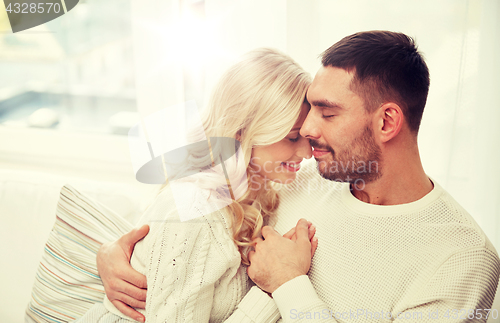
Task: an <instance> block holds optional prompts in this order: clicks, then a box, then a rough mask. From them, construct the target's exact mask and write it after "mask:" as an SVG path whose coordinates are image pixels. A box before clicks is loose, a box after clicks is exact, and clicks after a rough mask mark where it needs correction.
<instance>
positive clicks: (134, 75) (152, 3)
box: [0, 0, 500, 250]
mask: <svg viewBox="0 0 500 323" xmlns="http://www.w3.org/2000/svg"><path fill="white" fill-rule="evenodd" d="M0 6H3V3H2V4H0ZM4 11H5V10H4V8H3V7H2V8H0V30H1V32H0V169H3V170H16V171H19V170H26V171H39V172H45V173H50V174H58V175H64V176H80V177H84V178H89V179H97V180H106V181H114V182H126V183H135V174H134V172H133V170H132V166H131V164H130V155H129V151H128V144H127V136H126V134H127V131H128V129H129V128H130V127H131V126H132V125H133V124H134V123H136V122H138V121H139V120H140V117H143V118H144V117H146V116H148V115H150V114H152V113H153V112H156V111H159V110H161V109H164V108H167V107H169V106H173V105H175V104H178V103H182V102H186V101H189V100H194V101H195V102H196V104H197V106H198V107H199V108H201V107H202V106H203V104H204V103H205V102H206V99H207V97H208V95H209V93H210V90H211V88H212V86H213V84H214V83H215V82H216V81H217V79H218V77H219V75H220V74H221V72H222V71H224V69H225V68H227V67H228V66H229V65H231V63H232V62H233V61H234V60H235V59H236V58H237V57H238V56H239V55H241V54H243V53H245V52H247V51H249V50H251V49H253V48H256V47H262V46H268V47H274V48H278V49H280V50H282V51H284V52H286V53H288V54H290V55H291V56H292V57H293V58H295V59H296V60H297V61H298V62H299V63H300V64H301V65H302V66H303V67H304V68H305V69H306V70H308V71H309V72H310V73H311V74H313V75H314V73H315V72H316V70H317V69H318V67H319V66H320V63H319V60H318V55H319V54H320V53H321V52H322V51H323V50H325V49H326V48H328V47H329V46H330V45H332V44H333V43H335V42H336V41H338V40H340V39H341V38H342V37H344V36H346V35H349V34H352V33H354V32H357V31H363V30H372V29H387V30H392V31H400V32H404V33H406V34H408V35H410V36H412V37H414V38H415V39H416V41H417V44H418V45H419V48H420V50H421V52H423V54H424V56H425V58H426V60H427V63H428V66H429V68H430V73H431V89H430V93H429V99H428V103H427V107H426V110H425V112H424V117H423V121H422V126H421V130H420V135H419V144H420V149H421V155H422V159H423V164H424V168H425V170H426V172H427V173H428V175H429V176H431V177H432V178H434V179H435V180H436V181H438V182H439V183H440V184H441V185H442V186H444V187H445V188H446V189H447V190H448V191H449V192H450V193H451V194H452V195H453V196H454V197H455V199H456V200H458V201H459V202H460V204H461V205H462V206H464V207H465V209H467V210H468V211H469V212H470V213H471V214H472V215H473V216H474V218H475V219H476V220H477V222H478V223H479V224H480V225H481V227H482V228H483V229H484V231H485V232H486V234H487V235H488V236H489V238H490V239H491V240H492V242H493V243H494V244H495V246H496V248H497V249H498V250H500V238H498V232H500V227H499V226H500V220H499V219H500V187H499V185H498V182H499V180H500V170H499V167H500V166H499V165H500V153H499V152H498V147H500V127H499V125H500V63H499V60H498V58H497V57H496V56H497V55H496V54H498V53H499V52H500V2H499V1H496V0H440V1H434V0H418V1H416V0H415V1H410V0H408V1H390V0H364V1H360V0H353V1H334V0H308V1H300V0H288V1H287V0H273V1H265V0H252V1H250V0H239V1H238V0H198V1H196V0H161V1H158V0H130V1H123V0H106V1H98V0H81V1H80V2H79V3H78V5H77V6H76V7H75V8H74V9H73V10H71V11H69V12H68V13H67V14H65V15H63V16H62V17H59V18H57V19H55V20H53V21H50V22H48V23H46V24H44V25H41V26H38V27H36V28H32V29H28V30H26V31H22V32H19V33H15V34H13V33H12V32H11V31H9V30H10V27H9V25H8V20H7V16H6V15H5V14H4Z"/></svg>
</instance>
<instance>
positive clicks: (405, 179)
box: [351, 158, 434, 205]
mask: <svg viewBox="0 0 500 323" xmlns="http://www.w3.org/2000/svg"><path fill="white" fill-rule="evenodd" d="M412 161H413V162H412ZM412 161H410V162H408V161H407V162H405V163H402V162H399V163H397V165H385V167H384V169H383V171H382V175H381V177H380V178H378V179H377V180H375V181H373V182H369V183H366V184H364V185H362V186H361V185H358V186H357V187H356V185H353V184H351V191H352V194H353V195H354V196H355V197H356V198H357V199H358V200H360V201H363V202H366V203H370V204H377V205H397V204H406V203H410V202H414V201H417V200H419V199H421V198H422V197H424V196H425V195H427V194H428V193H429V192H430V191H432V189H433V187H434V185H433V184H432V182H431V181H430V179H429V177H427V175H426V174H425V172H424V169H423V167H422V164H421V162H420V158H415V159H413V160H412Z"/></svg>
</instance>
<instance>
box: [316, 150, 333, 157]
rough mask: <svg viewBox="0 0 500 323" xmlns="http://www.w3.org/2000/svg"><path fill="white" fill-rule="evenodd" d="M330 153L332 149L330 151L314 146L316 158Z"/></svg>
mask: <svg viewBox="0 0 500 323" xmlns="http://www.w3.org/2000/svg"><path fill="white" fill-rule="evenodd" d="M329 153H330V151H328V150H326V149H318V148H314V150H313V156H314V158H319V157H321V156H324V155H326V154H329Z"/></svg>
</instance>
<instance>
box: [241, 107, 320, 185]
mask: <svg viewBox="0 0 500 323" xmlns="http://www.w3.org/2000/svg"><path fill="white" fill-rule="evenodd" d="M308 112H309V104H308V103H304V104H302V107H301V113H300V116H299V119H298V120H297V122H296V123H295V125H294V126H293V128H292V130H291V131H290V132H289V133H288V135H287V136H286V137H285V138H283V139H282V140H281V141H279V142H277V143H274V144H272V145H268V146H259V147H255V148H253V149H252V160H251V162H250V163H251V164H252V165H253V169H254V170H255V172H256V173H257V174H259V175H260V176H262V177H264V178H265V179H268V180H271V181H273V182H277V183H283V184H287V183H291V182H292V181H293V180H294V179H295V177H296V174H297V171H298V170H299V168H300V162H301V161H302V159H304V158H306V159H307V158H311V156H312V150H311V145H310V144H309V140H308V139H306V138H304V137H301V136H300V134H299V130H300V127H301V126H302V124H303V123H304V120H305V119H306V116H307V113H308Z"/></svg>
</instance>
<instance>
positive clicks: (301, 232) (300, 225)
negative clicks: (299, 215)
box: [295, 219, 309, 241]
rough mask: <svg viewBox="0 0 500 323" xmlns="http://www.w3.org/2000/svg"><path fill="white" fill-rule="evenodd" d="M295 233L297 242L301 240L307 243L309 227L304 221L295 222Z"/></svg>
mask: <svg viewBox="0 0 500 323" xmlns="http://www.w3.org/2000/svg"><path fill="white" fill-rule="evenodd" d="M295 232H296V234H297V240H299V239H302V240H307V241H309V225H308V223H307V220H306V219H300V220H299V222H297V226H296V228H295Z"/></svg>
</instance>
